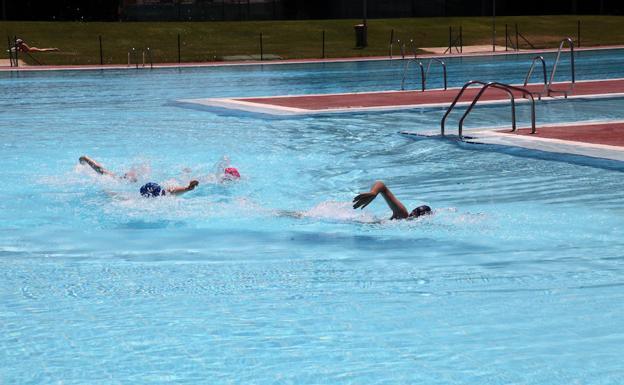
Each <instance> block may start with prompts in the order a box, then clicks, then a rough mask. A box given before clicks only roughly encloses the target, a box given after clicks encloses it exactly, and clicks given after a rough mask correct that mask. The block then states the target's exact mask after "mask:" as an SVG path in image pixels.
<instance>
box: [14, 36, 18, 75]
mask: <svg viewBox="0 0 624 385" xmlns="http://www.w3.org/2000/svg"><path fill="white" fill-rule="evenodd" d="M13 47H15V66H16V67H19V55H18V52H19V49H17V36H13Z"/></svg>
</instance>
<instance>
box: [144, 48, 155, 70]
mask: <svg viewBox="0 0 624 385" xmlns="http://www.w3.org/2000/svg"><path fill="white" fill-rule="evenodd" d="M146 53H147V58H148V59H149V65H150V69H152V68H154V60H153V59H152V50H151V49H150V47H147V48H145V49H144V50H143V52H142V54H143V67H144V68H145V54H146Z"/></svg>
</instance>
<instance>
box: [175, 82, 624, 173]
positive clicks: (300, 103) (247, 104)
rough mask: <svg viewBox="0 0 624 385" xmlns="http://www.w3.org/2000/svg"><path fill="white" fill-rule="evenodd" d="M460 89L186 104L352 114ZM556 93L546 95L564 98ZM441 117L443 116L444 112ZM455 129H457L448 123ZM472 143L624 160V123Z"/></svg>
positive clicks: (442, 98)
mask: <svg viewBox="0 0 624 385" xmlns="http://www.w3.org/2000/svg"><path fill="white" fill-rule="evenodd" d="M557 85H558V87H555V88H556V89H560V90H561V89H565V88H567V86H568V85H569V83H565V82H564V83H558V84H557ZM527 88H528V89H529V90H530V91H532V92H539V91H542V90H543V88H544V86H543V85H540V84H530V85H529V86H528V87H527ZM458 91H459V89H458V88H453V89H448V90H440V89H438V90H430V91H425V92H421V91H380V92H366V93H349V94H325V95H300V96H277V97H273V96H272V97H256V98H229V99H194V100H182V101H180V102H181V103H183V104H184V103H188V104H194V105H200V106H205V107H208V108H210V107H217V108H225V109H233V110H239V111H246V112H253V113H263V114H270V115H281V116H289V115H290V116H293V115H304V116H305V115H314V114H327V113H349V112H366V111H394V110H401V109H414V108H426V107H443V108H446V107H448V106H449V105H450V103H451V102H452V100H453V99H454V98H455V96H456V95H457V93H458ZM478 91H479V88H469V89H467V90H466V92H465V93H464V95H463V96H462V98H460V101H459V103H458V104H459V105H466V104H468V103H470V102H471V101H472V99H473V98H474V96H475V95H476V94H477V92H478ZM514 95H515V97H516V98H517V99H516V100H517V101H520V102H526V101H527V100H526V99H522V95H521V94H520V93H518V92H514ZM556 95H557V96H554V97H545V98H542V99H550V100H552V99H563V96H559V95H560V94H556ZM618 96H624V79H610V80H591V81H579V82H577V83H576V85H575V87H574V92H573V94H572V95H570V96H568V98H569V99H574V98H585V99H594V98H608V97H618ZM486 103H487V104H508V103H509V97H508V95H507V94H506V93H505V92H504V91H501V90H498V89H493V88H490V89H488V90H487V91H486V92H485V93H484V94H483V97H482V99H481V104H486ZM440 117H441V116H440ZM449 129H450V130H449V131H451V132H452V128H450V127H449ZM405 133H406V134H414V135H419V136H439V132H431V133H425V134H423V133H410V132H405ZM467 135H468V136H469V137H470V138H466V139H465V141H466V142H468V143H483V144H497V145H505V146H514V147H523V148H528V149H535V150H541V151H548V152H555V153H566V154H575V155H583V156H590V157H596V158H604V159H612V160H618V161H624V122H598V123H595V122H594V123H569V124H564V125H539V124H538V129H537V133H536V134H530V129H528V128H521V129H519V130H518V131H517V132H515V133H509V131H500V130H477V131H470V133H469V134H467Z"/></svg>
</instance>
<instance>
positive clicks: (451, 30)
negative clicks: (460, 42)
mask: <svg viewBox="0 0 624 385" xmlns="http://www.w3.org/2000/svg"><path fill="white" fill-rule="evenodd" d="M452 45H453V27H451V26H450V25H449V53H450V54H451V53H453V50H452V48H451V47H452Z"/></svg>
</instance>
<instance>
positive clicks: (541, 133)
mask: <svg viewBox="0 0 624 385" xmlns="http://www.w3.org/2000/svg"><path fill="white" fill-rule="evenodd" d="M500 132H505V133H509V134H512V135H513V134H514V133H511V132H509V131H500ZM515 134H517V135H523V136H533V137H538V138H548V139H559V140H569V141H574V142H582V143H593V144H606V145H609V146H620V147H622V146H624V123H601V124H585V125H582V124H579V125H573V126H551V127H538V128H537V133H536V134H534V135H532V134H531V129H529V128H521V129H519V130H517V131H516V133H515Z"/></svg>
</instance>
